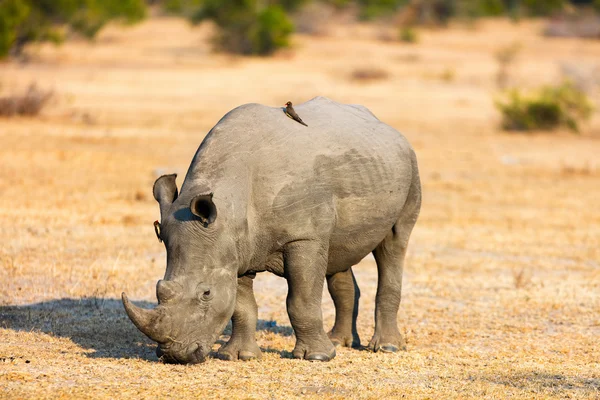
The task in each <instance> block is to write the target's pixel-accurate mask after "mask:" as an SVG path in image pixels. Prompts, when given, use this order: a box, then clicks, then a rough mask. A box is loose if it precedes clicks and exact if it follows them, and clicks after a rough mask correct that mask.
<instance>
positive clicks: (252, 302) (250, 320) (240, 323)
mask: <svg viewBox="0 0 600 400" xmlns="http://www.w3.org/2000/svg"><path fill="white" fill-rule="evenodd" d="M253 279H254V276H242V277H241V278H238V289H237V297H236V303H235V311H234V312H233V316H232V317H231V323H232V324H231V325H232V327H231V338H230V339H229V341H228V342H227V343H226V344H225V345H223V346H222V347H221V348H220V349H219V352H218V356H219V358H221V359H223V360H229V361H231V360H243V361H247V360H252V359H256V358H261V351H260V347H258V344H256V338H255V333H256V322H257V319H258V307H257V305H256V299H255V298H254V290H253Z"/></svg>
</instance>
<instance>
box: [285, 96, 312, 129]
mask: <svg viewBox="0 0 600 400" xmlns="http://www.w3.org/2000/svg"><path fill="white" fill-rule="evenodd" d="M285 115H287V116H288V117H290V118H291V119H293V120H294V121H296V122H300V123H301V124H302V125H304V126H308V125H306V124H305V123H304V121H302V118H300V117H299V116H298V114H296V111H294V107H292V102H291V101H288V102H287V103H285Z"/></svg>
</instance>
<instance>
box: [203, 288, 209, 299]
mask: <svg viewBox="0 0 600 400" xmlns="http://www.w3.org/2000/svg"><path fill="white" fill-rule="evenodd" d="M209 296H210V289H209V290H207V291H206V292H204V297H209Z"/></svg>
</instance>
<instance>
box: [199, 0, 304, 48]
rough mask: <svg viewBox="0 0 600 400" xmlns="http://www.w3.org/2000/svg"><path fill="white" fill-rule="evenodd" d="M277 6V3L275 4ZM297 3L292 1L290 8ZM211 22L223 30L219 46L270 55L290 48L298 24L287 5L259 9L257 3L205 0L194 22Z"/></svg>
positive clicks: (238, 0)
mask: <svg viewBox="0 0 600 400" xmlns="http://www.w3.org/2000/svg"><path fill="white" fill-rule="evenodd" d="M274 3H275V2H274ZM293 3H297V4H300V2H299V1H297V0H296V2H293V1H288V2H287V3H286V4H287V6H289V7H292V6H293ZM206 19H210V20H212V21H213V22H215V24H217V26H218V27H219V32H218V33H217V35H216V36H215V38H214V44H215V46H216V47H217V48H218V49H220V50H224V51H227V52H231V53H238V54H246V55H250V54H256V55H268V54H271V53H273V52H274V51H275V50H277V49H279V48H282V47H287V46H288V45H289V36H290V34H291V33H292V32H293V31H294V25H293V24H292V21H291V20H290V18H289V17H288V16H287V14H286V12H285V10H284V8H283V6H280V5H269V6H266V7H259V4H258V2H257V1H256V0H205V1H204V3H203V5H202V7H200V8H199V9H198V11H197V12H196V13H195V15H193V16H192V22H200V21H203V20H206Z"/></svg>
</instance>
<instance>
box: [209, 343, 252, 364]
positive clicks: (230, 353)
mask: <svg viewBox="0 0 600 400" xmlns="http://www.w3.org/2000/svg"><path fill="white" fill-rule="evenodd" d="M217 356H218V357H219V358H220V359H221V360H226V361H235V360H242V361H249V360H254V359H260V358H261V357H262V353H261V351H260V347H258V345H257V344H256V342H250V341H246V342H241V341H237V340H233V341H232V340H230V341H229V342H227V344H225V345H224V346H222V347H221V348H220V349H219V351H218V352H217Z"/></svg>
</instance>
